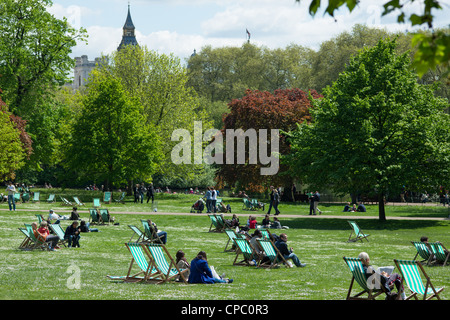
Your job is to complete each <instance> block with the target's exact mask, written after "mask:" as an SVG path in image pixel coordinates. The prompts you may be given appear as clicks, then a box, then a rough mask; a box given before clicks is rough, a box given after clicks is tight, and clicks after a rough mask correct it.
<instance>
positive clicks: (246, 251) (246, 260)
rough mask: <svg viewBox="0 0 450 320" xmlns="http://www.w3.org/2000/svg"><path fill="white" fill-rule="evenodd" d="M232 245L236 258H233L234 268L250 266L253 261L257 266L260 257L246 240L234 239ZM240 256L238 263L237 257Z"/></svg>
mask: <svg viewBox="0 0 450 320" xmlns="http://www.w3.org/2000/svg"><path fill="white" fill-rule="evenodd" d="M233 241H234V243H235V244H236V257H235V258H234V261H233V265H234V266H251V265H252V264H251V263H250V261H253V260H255V262H256V264H255V265H258V263H259V260H260V258H261V255H259V254H258V252H257V251H256V250H255V248H253V246H252V244H251V243H250V241H248V240H247V239H246V238H234V239H233ZM240 255H242V258H243V259H242V260H240V261H238V258H239V256H240Z"/></svg>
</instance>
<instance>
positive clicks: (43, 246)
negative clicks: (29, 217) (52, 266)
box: [25, 223, 50, 250]
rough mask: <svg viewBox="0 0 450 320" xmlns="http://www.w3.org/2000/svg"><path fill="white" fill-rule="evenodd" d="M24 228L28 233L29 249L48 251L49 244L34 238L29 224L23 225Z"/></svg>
mask: <svg viewBox="0 0 450 320" xmlns="http://www.w3.org/2000/svg"><path fill="white" fill-rule="evenodd" d="M25 228H26V230H27V232H28V235H29V237H30V240H31V243H30V246H29V248H30V249H31V250H33V249H38V248H39V249H42V250H50V247H49V244H48V243H46V242H45V240H43V239H38V238H36V236H35V235H34V232H33V227H32V226H31V224H27V223H25Z"/></svg>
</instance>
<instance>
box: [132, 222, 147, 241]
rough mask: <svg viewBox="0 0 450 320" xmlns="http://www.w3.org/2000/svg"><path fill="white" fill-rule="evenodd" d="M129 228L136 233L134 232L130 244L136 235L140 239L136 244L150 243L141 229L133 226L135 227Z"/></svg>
mask: <svg viewBox="0 0 450 320" xmlns="http://www.w3.org/2000/svg"><path fill="white" fill-rule="evenodd" d="M128 227H129V228H130V229H131V230H133V231H134V232H133V235H132V236H131V238H130V241H129V242H131V240H132V239H133V237H134V236H135V235H137V236H138V238H137V240H136V241H134V242H141V241H149V239H148V238H147V237H146V236H145V234H144V233H143V232H142V231H141V229H139V228H138V227H136V226H133V225H128Z"/></svg>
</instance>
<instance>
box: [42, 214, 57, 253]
mask: <svg viewBox="0 0 450 320" xmlns="http://www.w3.org/2000/svg"><path fill="white" fill-rule="evenodd" d="M37 232H38V233H39V235H40V236H41V237H42V238H43V239H45V242H49V243H50V246H49V248H50V250H52V251H53V250H55V249H59V247H58V246H57V244H58V241H59V237H58V236H55V235H51V234H50V231H49V230H48V226H47V221H42V222H41V226H40V228H39V229H37Z"/></svg>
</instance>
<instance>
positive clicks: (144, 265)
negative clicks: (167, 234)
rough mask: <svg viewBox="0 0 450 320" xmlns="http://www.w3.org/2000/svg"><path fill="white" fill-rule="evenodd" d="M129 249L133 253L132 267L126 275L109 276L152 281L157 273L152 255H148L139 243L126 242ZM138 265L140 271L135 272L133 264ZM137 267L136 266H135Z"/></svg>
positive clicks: (116, 278) (125, 279) (126, 279)
mask: <svg viewBox="0 0 450 320" xmlns="http://www.w3.org/2000/svg"><path fill="white" fill-rule="evenodd" d="M125 246H126V247H127V249H128V251H129V252H130V253H131V262H130V267H129V268H128V273H127V275H126V276H110V275H108V276H107V277H108V278H109V279H111V280H116V281H117V280H119V281H124V282H151V281H153V280H155V279H154V277H153V276H154V275H156V274H157V270H156V269H155V268H154V267H153V261H152V260H151V257H150V256H148V255H146V253H145V252H144V250H143V248H142V246H141V245H140V244H139V243H135V242H129V243H125ZM134 264H136V265H137V267H138V269H139V271H138V272H137V273H134V272H135V270H134V271H133V266H134ZM135 269H136V268H135Z"/></svg>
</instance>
